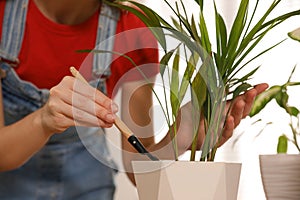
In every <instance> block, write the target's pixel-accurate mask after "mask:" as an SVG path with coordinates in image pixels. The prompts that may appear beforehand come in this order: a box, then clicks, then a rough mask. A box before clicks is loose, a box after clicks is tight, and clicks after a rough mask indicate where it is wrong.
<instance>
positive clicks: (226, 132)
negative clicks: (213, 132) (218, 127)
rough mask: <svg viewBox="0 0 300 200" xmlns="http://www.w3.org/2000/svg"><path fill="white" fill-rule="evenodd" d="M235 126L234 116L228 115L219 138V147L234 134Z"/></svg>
mask: <svg viewBox="0 0 300 200" xmlns="http://www.w3.org/2000/svg"><path fill="white" fill-rule="evenodd" d="M234 127H235V124H234V118H233V117H232V116H228V117H227V119H226V123H225V126H224V128H223V132H222V137H221V138H220V140H219V144H218V146H219V147H220V146H221V145H223V144H224V143H225V142H226V141H227V140H228V139H229V138H230V137H231V136H232V134H233V130H234Z"/></svg>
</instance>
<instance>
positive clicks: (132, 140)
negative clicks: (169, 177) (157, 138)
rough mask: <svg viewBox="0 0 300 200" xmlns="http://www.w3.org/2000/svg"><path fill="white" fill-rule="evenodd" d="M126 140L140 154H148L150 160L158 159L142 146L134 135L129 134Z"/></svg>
mask: <svg viewBox="0 0 300 200" xmlns="http://www.w3.org/2000/svg"><path fill="white" fill-rule="evenodd" d="M128 142H129V143H130V144H131V145H132V146H133V147H134V148H135V149H136V150H137V151H138V152H139V153H141V154H145V155H146V156H148V158H150V159H151V160H154V161H156V160H159V159H158V158H157V157H155V156H153V155H152V154H150V153H149V152H148V151H147V150H146V148H145V147H144V146H143V144H142V143H141V142H140V141H139V139H138V138H137V137H135V136H134V135H131V136H130V137H129V138H128Z"/></svg>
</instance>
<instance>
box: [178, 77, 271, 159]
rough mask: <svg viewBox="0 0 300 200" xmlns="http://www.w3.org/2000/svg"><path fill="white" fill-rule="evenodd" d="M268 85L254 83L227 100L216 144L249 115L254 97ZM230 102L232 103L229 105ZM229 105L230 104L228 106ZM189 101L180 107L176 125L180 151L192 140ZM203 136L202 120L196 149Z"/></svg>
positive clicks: (221, 143)
mask: <svg viewBox="0 0 300 200" xmlns="http://www.w3.org/2000/svg"><path fill="white" fill-rule="evenodd" d="M267 88H268V85H267V84H265V83H262V84H258V85H256V86H255V87H254V88H253V89H251V90H249V91H247V92H245V93H244V94H242V95H240V96H238V97H236V98H235V99H234V100H233V102H231V101H228V102H227V105H226V108H227V109H226V110H225V112H227V111H228V109H230V110H229V113H228V115H227V118H226V121H225V124H224V127H223V130H222V137H221V138H220V139H219V143H218V146H221V145H223V144H224V143H225V142H226V141H227V140H228V139H229V138H230V137H231V136H232V134H233V131H234V129H235V128H236V127H237V126H238V125H239V124H240V122H241V120H242V119H244V118H245V117H246V116H248V115H249V113H250V111H251V107H252V105H253V102H254V100H255V97H256V96H257V95H258V94H260V93H262V92H263V91H265V90H266V89H267ZM231 104H232V105H231ZM230 105H231V106H230ZM191 109H192V105H191V103H188V104H186V105H184V106H183V107H182V108H181V113H180V121H179V122H178V125H177V127H179V130H178V135H177V142H178V147H179V150H180V152H181V153H183V152H184V151H186V150H189V149H191V144H192V140H193V124H192V121H193V119H192V116H191V113H192V112H191ZM204 138H205V128H204V120H200V122H199V134H198V141H197V149H200V148H201V146H202V144H203V142H204Z"/></svg>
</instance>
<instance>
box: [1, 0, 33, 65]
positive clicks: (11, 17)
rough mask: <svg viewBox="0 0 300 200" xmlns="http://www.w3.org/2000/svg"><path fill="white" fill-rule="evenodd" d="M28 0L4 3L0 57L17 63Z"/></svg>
mask: <svg viewBox="0 0 300 200" xmlns="http://www.w3.org/2000/svg"><path fill="white" fill-rule="evenodd" d="M27 8H28V0H7V1H6V3H5V10H4V17H3V25H2V36H1V43H0V57H1V58H4V59H7V60H9V61H12V62H16V63H18V62H19V60H18V55H19V51H20V49H21V45H22V41H23V36H24V29H25V21H26V15H27Z"/></svg>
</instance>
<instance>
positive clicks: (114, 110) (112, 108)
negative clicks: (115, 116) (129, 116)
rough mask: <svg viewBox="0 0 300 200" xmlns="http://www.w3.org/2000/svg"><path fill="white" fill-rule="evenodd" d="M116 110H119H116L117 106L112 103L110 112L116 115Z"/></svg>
mask: <svg viewBox="0 0 300 200" xmlns="http://www.w3.org/2000/svg"><path fill="white" fill-rule="evenodd" d="M118 110H119V108H118V106H117V104H115V103H114V102H112V103H111V111H112V112H113V113H116V112H118Z"/></svg>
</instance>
